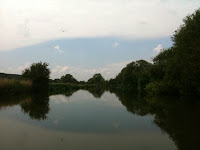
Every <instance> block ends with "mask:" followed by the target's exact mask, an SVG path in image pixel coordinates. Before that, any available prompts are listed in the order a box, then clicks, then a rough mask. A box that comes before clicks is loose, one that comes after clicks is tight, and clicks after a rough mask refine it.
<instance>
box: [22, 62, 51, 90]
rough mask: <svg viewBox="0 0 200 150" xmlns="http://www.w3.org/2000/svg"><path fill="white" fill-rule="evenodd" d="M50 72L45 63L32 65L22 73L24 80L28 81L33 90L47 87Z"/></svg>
mask: <svg viewBox="0 0 200 150" xmlns="http://www.w3.org/2000/svg"><path fill="white" fill-rule="evenodd" d="M49 75H50V70H49V68H48V64H47V63H42V62H39V63H33V64H32V65H31V66H30V68H27V69H25V70H24V71H23V72H22V76H23V77H24V78H25V79H29V80H31V81H32V83H33V88H35V89H36V88H42V87H48V84H49Z"/></svg>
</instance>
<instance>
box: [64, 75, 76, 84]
mask: <svg viewBox="0 0 200 150" xmlns="http://www.w3.org/2000/svg"><path fill="white" fill-rule="evenodd" d="M61 82H62V83H73V84H76V83H78V81H77V80H76V79H75V78H74V77H73V76H72V75H71V74H66V75H65V76H62V77H61Z"/></svg>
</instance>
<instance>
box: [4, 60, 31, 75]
mask: <svg viewBox="0 0 200 150" xmlns="http://www.w3.org/2000/svg"><path fill="white" fill-rule="evenodd" d="M30 65H31V63H30V62H26V63H25V64H23V65H21V66H18V67H8V68H7V69H4V70H1V71H2V72H5V73H11V74H22V71H23V70H24V69H26V68H29V67H30Z"/></svg>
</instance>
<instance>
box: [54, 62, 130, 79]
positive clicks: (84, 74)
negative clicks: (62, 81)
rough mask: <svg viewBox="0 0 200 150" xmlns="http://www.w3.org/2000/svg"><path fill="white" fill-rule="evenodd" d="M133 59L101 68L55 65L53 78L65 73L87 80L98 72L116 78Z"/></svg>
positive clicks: (105, 76) (106, 76)
mask: <svg viewBox="0 0 200 150" xmlns="http://www.w3.org/2000/svg"><path fill="white" fill-rule="evenodd" d="M130 62H131V61H122V62H118V63H111V64H107V65H105V66H103V67H99V68H87V67H80V66H55V67H53V68H51V78H52V79H55V78H60V77H61V76H63V75H65V74H72V75H73V76H74V77H75V78H76V79H77V80H79V81H81V80H85V81H87V80H88V79H89V78H91V77H92V76H93V75H94V74H96V73H101V74H102V76H103V77H104V78H105V79H110V78H115V76H116V75H117V74H118V73H119V72H120V71H121V70H122V69H123V68H124V67H126V65H127V64H128V63H130Z"/></svg>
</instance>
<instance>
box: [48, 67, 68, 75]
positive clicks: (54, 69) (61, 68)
mask: <svg viewBox="0 0 200 150" xmlns="http://www.w3.org/2000/svg"><path fill="white" fill-rule="evenodd" d="M68 68H69V67H68V66H56V67H54V68H53V69H52V70H51V72H52V73H56V74H61V73H63V72H66V71H67V69H68Z"/></svg>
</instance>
